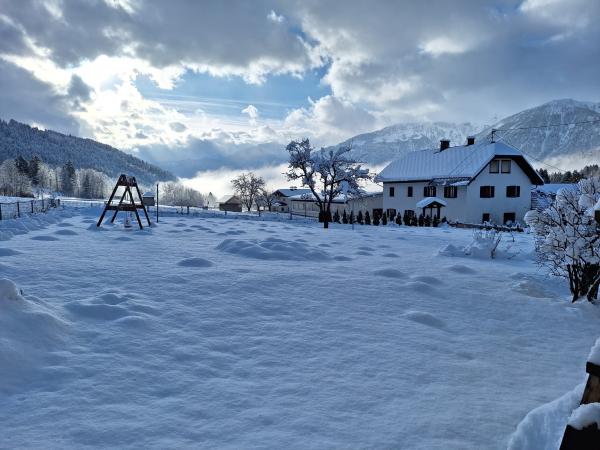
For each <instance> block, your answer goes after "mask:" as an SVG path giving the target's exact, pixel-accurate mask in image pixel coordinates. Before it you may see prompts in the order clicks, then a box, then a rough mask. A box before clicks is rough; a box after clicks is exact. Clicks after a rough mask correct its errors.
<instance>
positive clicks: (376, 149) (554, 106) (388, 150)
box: [334, 99, 600, 168]
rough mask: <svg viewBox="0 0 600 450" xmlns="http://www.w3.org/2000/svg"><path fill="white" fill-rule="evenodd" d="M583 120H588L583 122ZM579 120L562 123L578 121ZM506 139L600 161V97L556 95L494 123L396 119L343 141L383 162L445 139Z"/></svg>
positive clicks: (540, 151) (555, 155) (545, 154)
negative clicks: (585, 99)
mask: <svg viewBox="0 0 600 450" xmlns="http://www.w3.org/2000/svg"><path fill="white" fill-rule="evenodd" d="M582 122H583V123H582ZM572 123H576V125H559V126H556V125H557V124H572ZM492 129H495V130H498V131H497V132H496V133H495V139H496V140H503V141H505V142H506V143H508V144H511V145H513V146H515V147H517V148H519V149H521V150H522V151H523V152H524V153H525V154H526V155H528V156H529V157H531V158H532V159H534V162H535V161H544V162H548V161H561V160H563V161H565V160H568V161H569V162H570V163H572V164H573V165H575V166H577V165H578V164H577V163H578V162H579V161H581V164H579V165H581V166H583V165H584V164H585V163H589V162H594V161H596V162H598V161H600V103H592V102H580V101H576V100H571V99H563V100H553V101H551V102H548V103H544V104H543V105H540V106H537V107H534V108H530V109H526V110H524V111H521V112H519V113H517V114H514V115H511V116H508V117H506V118H504V119H502V120H500V121H498V122H497V123H495V124H493V125H476V124H472V123H459V124H456V123H447V122H420V123H403V124H398V125H392V126H389V127H386V128H383V129H381V130H377V131H373V132H370V133H364V134H359V135H357V136H354V137H352V138H350V139H347V140H346V141H344V142H341V143H340V144H338V145H337V146H340V145H351V146H352V149H353V153H354V155H355V157H356V158H357V159H359V160H361V161H363V162H364V163H365V164H367V165H381V164H384V163H386V162H388V161H391V160H392V159H395V158H398V157H400V156H402V155H404V154H405V153H407V152H410V151H414V150H421V149H426V148H435V147H437V146H438V145H439V141H440V139H450V142H451V144H450V145H462V144H464V143H465V142H466V138H467V136H468V135H475V137H476V140H478V141H479V140H481V139H490V135H491V131H492ZM337 146H334V147H337ZM575 168H576V167H575Z"/></svg>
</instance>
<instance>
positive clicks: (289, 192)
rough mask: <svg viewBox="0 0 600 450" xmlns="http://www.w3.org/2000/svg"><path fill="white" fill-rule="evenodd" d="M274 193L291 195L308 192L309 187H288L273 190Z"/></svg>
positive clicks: (285, 195)
mask: <svg viewBox="0 0 600 450" xmlns="http://www.w3.org/2000/svg"><path fill="white" fill-rule="evenodd" d="M275 193H280V194H281V195H282V196H284V197H293V196H296V195H302V194H310V193H311V192H310V189H308V188H302V189H298V188H288V189H277V190H276V191H275Z"/></svg>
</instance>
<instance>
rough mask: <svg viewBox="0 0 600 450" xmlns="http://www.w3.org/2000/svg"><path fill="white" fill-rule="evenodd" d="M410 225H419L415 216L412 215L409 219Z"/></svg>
mask: <svg viewBox="0 0 600 450" xmlns="http://www.w3.org/2000/svg"><path fill="white" fill-rule="evenodd" d="M410 225H411V226H413V227H416V226H418V225H419V223H418V221H417V216H412V218H411V219H410Z"/></svg>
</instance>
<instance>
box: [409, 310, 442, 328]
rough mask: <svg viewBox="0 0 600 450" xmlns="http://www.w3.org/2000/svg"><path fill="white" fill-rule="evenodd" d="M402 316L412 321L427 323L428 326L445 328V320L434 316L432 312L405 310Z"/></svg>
mask: <svg viewBox="0 0 600 450" xmlns="http://www.w3.org/2000/svg"><path fill="white" fill-rule="evenodd" d="M402 317H404V318H405V319H408V320H412V321H413V322H417V323H420V324H422V325H427V326H428V327H433V328H439V329H443V328H446V322H444V321H443V320H442V319H439V318H437V317H435V316H434V315H433V314H430V313H428V312H423V311H406V312H405V313H404V314H403V315H402Z"/></svg>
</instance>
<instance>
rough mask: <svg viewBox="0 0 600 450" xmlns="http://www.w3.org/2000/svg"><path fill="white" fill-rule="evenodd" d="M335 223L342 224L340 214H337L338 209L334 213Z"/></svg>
mask: <svg viewBox="0 0 600 450" xmlns="http://www.w3.org/2000/svg"><path fill="white" fill-rule="evenodd" d="M333 221H334V222H335V223H340V213H338V212H337V209H336V210H335V212H334V213H333Z"/></svg>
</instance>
